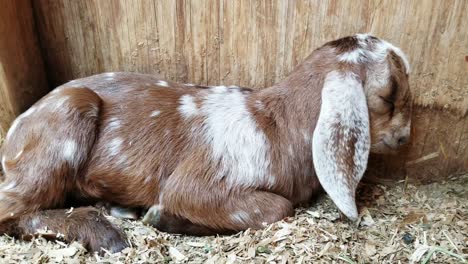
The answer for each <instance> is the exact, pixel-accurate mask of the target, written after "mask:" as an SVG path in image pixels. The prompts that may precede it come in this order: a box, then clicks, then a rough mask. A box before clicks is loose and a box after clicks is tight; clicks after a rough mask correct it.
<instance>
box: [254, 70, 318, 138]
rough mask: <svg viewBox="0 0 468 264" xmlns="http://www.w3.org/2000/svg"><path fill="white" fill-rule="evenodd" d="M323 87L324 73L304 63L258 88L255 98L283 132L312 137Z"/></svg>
mask: <svg viewBox="0 0 468 264" xmlns="http://www.w3.org/2000/svg"><path fill="white" fill-rule="evenodd" d="M322 86H323V74H322V73H320V72H317V71H316V70H314V67H311V65H309V64H306V63H305V64H303V65H300V66H299V67H298V68H297V69H296V70H294V71H293V72H292V73H291V74H290V75H289V76H288V77H286V78H285V79H284V80H282V81H280V82H279V83H277V84H275V85H273V86H271V87H269V88H266V89H264V90H261V91H260V92H259V94H258V98H259V99H260V100H261V101H262V102H263V103H264V104H265V111H267V112H268V113H269V115H270V116H271V117H272V118H273V119H274V120H275V122H276V123H277V127H278V129H279V130H285V131H284V132H285V133H284V134H285V135H287V134H290V133H288V132H293V133H294V132H298V133H299V134H301V135H302V134H304V133H308V134H309V136H311V134H312V131H313V129H314V128H315V123H316V121H317V119H318V114H319V112H320V103H321V98H320V97H321V90H322ZM294 134H296V133H294ZM296 135H297V134H296Z"/></svg>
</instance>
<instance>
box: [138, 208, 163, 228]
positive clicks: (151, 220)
mask: <svg viewBox="0 0 468 264" xmlns="http://www.w3.org/2000/svg"><path fill="white" fill-rule="evenodd" d="M161 214H162V206H160V205H153V206H151V207H150V209H148V212H146V214H145V216H144V217H143V220H142V222H143V223H144V224H146V225H152V226H157V224H158V223H159V221H160V220H161Z"/></svg>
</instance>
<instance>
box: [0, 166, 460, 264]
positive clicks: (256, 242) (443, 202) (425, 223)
mask: <svg viewBox="0 0 468 264" xmlns="http://www.w3.org/2000/svg"><path fill="white" fill-rule="evenodd" d="M360 188H361V189H360V191H359V190H358V194H359V195H358V196H357V197H358V207H359V209H360V223H359V224H358V225H357V224H356V223H352V222H349V221H348V220H346V219H341V218H340V214H339V212H338V210H337V209H336V206H335V205H334V204H333V202H332V201H331V200H330V199H328V197H326V196H325V195H324V196H322V197H320V198H319V199H318V200H317V201H314V203H312V204H311V205H310V206H308V207H305V208H298V209H296V215H295V216H294V217H290V218H287V219H285V220H283V221H280V222H277V223H274V224H271V225H268V226H267V227H265V228H264V229H261V230H246V231H244V232H240V233H238V234H235V235H232V236H208V237H193V236H181V235H171V234H167V233H162V232H159V231H157V230H156V229H154V228H152V227H149V226H145V225H144V224H143V223H142V222H141V221H131V220H122V219H116V218H114V217H112V216H108V217H107V218H108V219H109V221H111V222H113V223H114V224H115V225H117V226H119V227H120V228H122V229H123V230H124V231H125V233H126V234H127V236H128V237H129V241H130V243H131V244H132V247H130V248H126V249H124V250H123V251H122V252H119V253H115V254H109V253H106V255H105V256H98V255H96V254H90V253H87V252H86V250H84V249H83V248H82V247H81V245H80V244H78V243H72V244H67V243H64V242H52V241H47V240H46V239H44V238H41V237H37V238H34V237H33V238H31V239H32V240H31V241H30V242H27V241H22V240H16V239H14V238H11V237H8V236H0V259H1V262H2V263H55V262H62V263H95V262H99V263H410V262H413V263H418V264H424V263H429V262H430V263H464V262H463V261H466V260H467V259H468V195H466V194H467V192H466V190H467V189H468V175H466V176H462V177H459V178H457V179H456V180H450V181H447V182H442V183H434V184H430V185H423V186H414V185H411V184H409V185H407V186H406V189H405V183H404V182H401V183H398V184H396V185H394V186H379V185H363V186H361V187H360ZM70 213H72V210H71V211H70ZM49 233H50V232H48V231H47V230H44V232H43V234H44V235H46V236H47V235H48V236H56V235H57V234H49Z"/></svg>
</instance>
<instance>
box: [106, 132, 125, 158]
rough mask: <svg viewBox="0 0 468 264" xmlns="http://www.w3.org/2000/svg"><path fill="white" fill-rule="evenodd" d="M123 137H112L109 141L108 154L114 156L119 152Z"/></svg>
mask: <svg viewBox="0 0 468 264" xmlns="http://www.w3.org/2000/svg"><path fill="white" fill-rule="evenodd" d="M122 144H123V139H122V138H120V137H117V138H114V139H112V140H111V142H109V146H108V152H109V155H110V156H116V155H118V154H119V153H120V150H121V148H122Z"/></svg>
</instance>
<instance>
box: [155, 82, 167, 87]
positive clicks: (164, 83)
mask: <svg viewBox="0 0 468 264" xmlns="http://www.w3.org/2000/svg"><path fill="white" fill-rule="evenodd" d="M156 84H157V85H159V86H164V87H169V83H167V82H166V81H163V80H159V81H157V82H156Z"/></svg>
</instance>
